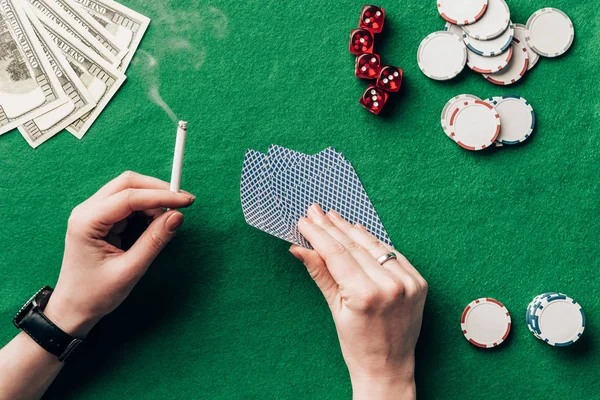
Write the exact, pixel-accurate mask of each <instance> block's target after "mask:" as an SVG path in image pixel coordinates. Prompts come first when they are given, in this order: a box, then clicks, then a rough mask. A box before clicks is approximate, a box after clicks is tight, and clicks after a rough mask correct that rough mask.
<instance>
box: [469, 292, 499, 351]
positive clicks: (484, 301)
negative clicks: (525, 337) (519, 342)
mask: <svg viewBox="0 0 600 400" xmlns="http://www.w3.org/2000/svg"><path fill="white" fill-rule="evenodd" d="M460 327H461V329H462V332H463V335H465V338H467V340H468V341H469V342H470V343H471V344H473V345H475V346H477V347H482V348H484V349H487V348H490V347H496V346H498V345H500V344H501V343H502V342H504V341H505V340H506V338H507V336H508V334H509V333H510V327H511V320H510V313H509V312H508V310H507V309H506V307H504V304H502V303H500V302H499V301H498V300H495V299H492V298H489V297H488V298H481V299H477V300H474V301H472V302H470V303H469V305H467V307H465V310H464V311H463V313H462V316H461V318H460Z"/></svg>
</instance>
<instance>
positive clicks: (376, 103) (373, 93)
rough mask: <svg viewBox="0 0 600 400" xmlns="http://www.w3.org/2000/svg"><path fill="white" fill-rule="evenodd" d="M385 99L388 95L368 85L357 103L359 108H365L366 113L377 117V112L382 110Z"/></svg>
mask: <svg viewBox="0 0 600 400" xmlns="http://www.w3.org/2000/svg"><path fill="white" fill-rule="evenodd" d="M387 99H388V94H387V93H386V92H385V90H382V89H379V88H378V87H376V86H373V85H369V87H368V88H367V90H365V92H364V93H363V95H362V97H361V98H360V100H359V101H358V102H359V103H360V105H361V106H363V107H364V108H366V109H367V111H369V112H371V113H373V114H375V115H377V114H379V111H381V110H382V109H383V106H384V105H385V102H386V101H387Z"/></svg>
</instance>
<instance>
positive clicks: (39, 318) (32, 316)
mask: <svg viewBox="0 0 600 400" xmlns="http://www.w3.org/2000/svg"><path fill="white" fill-rule="evenodd" d="M52 291H53V289H52V288H50V287H49V286H46V287H44V288H42V289H40V290H39V291H38V292H37V293H36V294H35V295H34V296H33V297H32V298H31V299H30V300H29V301H28V302H27V303H26V304H25V305H24V306H23V308H21V310H20V311H19V312H18V313H17V315H16V316H15V318H14V320H13V323H14V324H15V326H16V327H17V328H19V329H22V330H23V331H24V332H25V333H27V334H28V335H29V336H30V337H31V338H32V339H33V340H35V341H36V342H37V344H39V345H40V346H42V347H43V348H44V349H45V350H46V351H48V352H49V353H52V354H54V355H55V356H56V357H58V360H59V361H61V362H64V361H66V360H67V358H68V357H69V356H70V355H71V354H72V353H73V351H74V350H75V349H76V348H77V347H78V346H79V345H80V344H81V343H83V340H82V339H78V338H74V337H73V336H71V335H69V334H68V333H66V332H64V331H63V330H62V329H60V328H59V327H58V326H56V325H55V324H54V323H53V322H52V321H50V320H49V319H48V317H46V316H45V315H44V313H43V310H44V308H45V307H46V305H47V304H48V300H49V299H50V296H51V295H52Z"/></svg>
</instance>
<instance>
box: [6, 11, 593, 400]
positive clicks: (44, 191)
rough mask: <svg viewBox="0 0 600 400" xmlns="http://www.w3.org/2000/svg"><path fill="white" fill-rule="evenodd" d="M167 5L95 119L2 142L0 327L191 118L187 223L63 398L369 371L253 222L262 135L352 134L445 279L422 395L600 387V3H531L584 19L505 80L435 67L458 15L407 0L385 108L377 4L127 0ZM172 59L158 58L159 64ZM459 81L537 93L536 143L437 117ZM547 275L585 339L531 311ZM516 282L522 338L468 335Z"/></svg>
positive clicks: (460, 88)
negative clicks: (70, 243) (430, 50)
mask: <svg viewBox="0 0 600 400" xmlns="http://www.w3.org/2000/svg"><path fill="white" fill-rule="evenodd" d="M123 2H124V4H125V5H127V6H129V7H131V8H133V9H135V10H136V11H139V12H141V13H143V14H145V15H147V16H149V17H150V18H152V24H151V26H150V28H149V30H148V32H147V34H146V36H145V38H144V40H143V42H142V44H141V47H140V50H143V52H139V53H138V54H137V56H136V58H135V59H134V62H133V63H132V65H131V67H130V68H129V70H128V71H127V75H128V81H127V82H126V83H125V85H124V86H123V87H122V88H121V90H120V91H119V93H118V94H117V96H116V97H115V98H114V99H113V100H112V102H111V103H110V104H109V106H108V107H107V108H106V110H105V111H104V113H103V114H102V116H101V117H100V118H99V120H98V121H97V122H96V123H95V125H94V126H93V127H92V129H91V130H90V132H89V133H88V134H87V135H86V136H85V137H84V138H83V140H81V141H78V140H77V139H75V138H74V137H72V136H71V135H70V134H68V133H66V132H64V133H62V134H60V135H59V136H57V137H56V138H53V139H52V140H50V141H49V142H47V143H45V144H44V145H42V146H41V147H39V148H38V149H37V150H33V149H31V148H30V147H29V146H28V145H27V143H26V142H25V141H24V140H23V139H22V138H21V137H20V135H19V133H18V132H16V131H15V132H12V133H9V134H6V135H4V136H2V137H1V138H0V152H1V154H2V157H1V159H0V165H1V166H2V174H1V177H0V198H1V202H2V206H1V207H0V217H1V218H0V221H1V228H0V232H1V237H2V241H1V250H0V276H1V277H2V279H1V280H0V321H2V323H1V324H0V341H1V342H2V343H6V342H8V341H9V340H10V339H11V338H12V337H13V335H15V334H16V333H17V331H16V329H15V328H14V327H13V326H12V324H11V319H12V317H13V315H14V313H15V312H16V311H17V310H18V309H19V307H20V306H21V305H22V304H23V303H24V302H25V301H26V300H27V299H28V298H29V297H30V296H31V294H33V293H34V292H35V291H36V290H37V289H39V288H40V287H41V286H43V285H46V284H54V283H55V282H56V279H57V277H58V274H59V269H60V264H61V258H62V252H63V238H64V233H65V228H66V221H67V218H68V216H69V213H70V211H71V209H72V208H73V207H75V206H76V205H77V204H79V203H80V202H82V201H84V200H85V199H86V198H87V197H89V196H90V195H91V194H92V193H93V192H94V191H95V190H96V189H98V188H99V187H100V186H101V185H102V184H103V183H105V182H106V181H108V180H110V179H112V178H113V177H115V176H117V175H118V174H119V173H121V172H122V171H124V170H127V169H130V170H135V171H138V172H140V173H144V174H148V175H153V176H157V177H160V178H162V179H165V180H168V179H169V177H170V168H171V162H172V156H173V146H174V138H175V130H176V125H175V124H174V123H173V122H172V121H171V119H170V118H169V116H168V115H167V114H166V113H165V112H164V111H163V110H162V109H161V108H160V107H159V106H157V104H156V103H157V102H155V101H153V99H155V100H156V98H157V97H156V96H155V95H153V93H154V94H155V93H156V92H158V93H159V94H160V95H161V96H162V99H163V100H164V102H165V103H166V104H168V105H169V106H170V108H171V109H172V110H173V113H174V114H175V115H176V117H177V118H180V119H186V120H188V121H189V127H190V128H189V134H188V142H187V147H186V158H185V164H184V175H183V180H182V188H184V189H186V190H188V191H191V192H193V193H194V194H196V195H197V196H198V200H197V201H196V204H195V205H194V206H193V207H192V208H191V209H189V210H186V211H185V216H186V222H185V224H184V227H183V228H182V230H181V231H180V232H179V233H178V236H177V237H176V238H175V240H174V241H173V242H172V243H171V244H170V245H169V246H168V248H167V249H166V250H165V251H164V253H163V254H162V255H161V256H160V258H159V259H158V260H157V261H156V262H155V263H154V265H153V266H152V267H151V269H150V270H149V272H148V274H147V275H146V276H145V277H144V279H143V280H142V281H141V282H140V283H139V285H138V287H137V288H136V289H135V290H134V292H133V293H132V295H131V297H130V298H129V299H128V300H127V301H126V302H125V303H124V304H123V305H122V307H120V308H119V309H118V310H117V311H116V312H115V313H114V314H112V315H110V316H109V317H107V318H105V319H104V320H103V321H102V322H101V323H100V324H99V325H98V326H97V327H96V329H95V330H94V331H93V332H92V334H91V335H90V342H91V343H90V345H89V346H88V348H87V350H86V351H84V352H82V353H80V356H79V357H78V359H77V360H76V361H74V362H72V363H70V364H68V365H67V366H66V367H65V369H64V371H63V372H62V373H61V375H60V376H59V378H58V379H57V381H56V382H55V384H54V385H53V386H52V387H51V389H50V390H49V391H48V393H47V395H46V398H47V399H123V398H127V399H196V398H202V399H299V398H301V399H348V398H350V396H351V389H350V381H349V378H348V374H347V371H346V368H345V364H344V362H343V359H342V356H341V354H340V350H339V346H338V342H337V337H336V333H335V329H334V325H333V322H332V320H331V317H330V314H329V311H328V309H327V305H326V303H325V301H324V300H323V298H322V297H321V294H320V292H319V291H318V289H317V288H316V286H315V285H314V284H313V282H312V281H311V279H310V277H309V276H308V274H307V273H306V271H305V269H304V266H302V265H301V264H300V263H299V262H298V261H297V260H296V259H294V258H293V257H292V256H291V255H289V253H288V252H287V249H288V244H286V243H285V242H283V241H280V240H278V239H276V238H274V237H271V236H269V235H267V234H264V233H262V232H260V231H258V230H256V229H254V228H251V227H250V226H248V225H246V223H245V222H244V218H243V215H242V211H241V206H240V201H239V180H240V172H241V166H242V162H243V157H244V152H245V150H246V149H247V148H253V149H256V150H259V151H266V150H267V148H268V146H269V145H270V144H271V143H276V144H279V145H282V146H286V147H289V148H293V149H295V150H298V151H302V152H305V153H316V152H318V151H320V150H322V149H324V148H325V147H327V146H334V147H335V148H336V149H337V150H338V151H341V152H343V153H344V154H345V156H346V157H347V159H348V160H350V161H351V162H352V163H353V165H354V167H355V168H356V170H357V173H358V174H359V176H360V177H361V180H362V181H363V183H364V185H365V187H366V190H367V193H369V196H370V197H371V200H372V201H373V204H374V205H375V208H376V209H377V211H378V213H379V215H380V216H381V219H382V221H383V223H384V225H385V226H386V228H387V230H388V232H389V234H390V237H391V238H392V240H393V241H394V243H395V246H396V247H397V248H398V249H399V250H400V251H401V252H402V253H403V254H405V255H406V256H407V257H408V258H409V259H410V260H411V261H412V262H413V264H414V265H415V266H416V267H417V268H418V269H419V270H420V271H421V272H422V274H423V275H424V277H425V278H426V279H427V280H428V282H429V285H430V289H429V296H428V300H427V305H426V309H425V316H424V323H423V329H422V333H421V337H420V341H419V344H418V347H417V367H416V379H417V385H418V393H419V397H420V398H423V399H482V398H486V399H507V398H512V399H525V398H543V397H550V396H551V397H554V398H561V399H592V398H598V396H599V395H598V390H599V388H598V379H597V378H598V369H599V367H600V361H599V360H600V358H599V351H600V350H599V349H600V339H599V338H600V334H599V326H598V314H599V312H600V288H599V285H598V283H599V278H600V272H599V271H600V268H599V267H600V261H599V260H600V246H598V236H599V235H600V222H599V216H600V202H599V195H600V185H599V181H600V179H599V178H598V172H599V170H600V169H599V163H600V152H598V141H599V140H600V131H599V128H598V126H599V124H600V102H599V100H598V99H599V98H600V87H599V85H598V72H597V62H598V59H599V58H600V45H599V43H598V32H599V30H600V13H599V11H598V7H597V5H596V4H595V3H594V2H573V1H567V0H545V1H533V0H510V1H509V2H508V3H509V6H510V9H511V14H512V15H511V18H512V21H513V22H515V23H526V22H527V19H528V18H529V16H530V15H531V14H532V13H533V12H535V11H536V10H538V9H540V8H543V7H556V8H558V9H561V10H563V11H564V12H566V13H567V14H568V15H569V16H570V18H571V19H572V21H573V24H574V26H575V41H574V43H573V46H572V48H571V49H570V51H569V52H568V53H567V54H565V55H564V56H563V57H560V58H558V59H546V58H542V59H541V60H540V62H539V63H538V65H537V66H536V67H535V68H534V69H533V70H532V71H530V72H529V73H528V74H527V75H526V76H525V78H524V79H522V80H521V81H519V82H518V83H516V84H515V85H513V86H509V87H500V86H495V85H493V84H491V83H489V82H487V81H485V80H484V79H483V78H482V77H481V76H480V75H478V74H476V73H474V72H472V71H469V70H465V71H464V72H463V73H462V74H461V75H460V76H459V77H458V78H456V79H454V80H452V81H447V82H437V81H433V80H430V79H428V78H426V77H425V76H424V75H423V74H422V73H421V71H420V70H419V68H418V66H417V61H416V54H417V48H418V46H419V43H420V41H421V40H422V39H423V38H424V37H425V36H427V35H428V34H429V33H431V32H433V31H436V30H441V29H442V28H443V26H444V21H443V20H442V19H441V18H440V16H439V15H438V13H437V10H436V4H435V2H433V1H426V2H425V1H417V0H407V1H389V0H382V1H381V2H380V3H378V4H377V5H379V6H382V7H384V8H385V9H386V12H387V17H386V25H385V32H384V33H383V34H381V35H380V36H378V37H377V38H376V40H377V43H376V51H377V52H378V53H379V54H381V56H382V59H383V61H384V62H385V63H388V64H392V65H396V66H398V67H401V68H403V70H404V82H403V87H402V90H401V93H400V94H399V95H398V96H396V100H395V101H393V102H392V103H390V104H388V105H387V106H386V108H387V110H385V115H381V116H379V117H376V116H374V115H371V114H369V113H367V112H366V111H365V110H363V109H362V108H361V107H360V105H359V104H358V99H359V97H360V95H361V94H362V92H363V91H364V89H365V87H366V86H367V82H365V81H361V80H358V79H357V78H355V76H354V72H353V69H354V57H353V56H351V55H350V54H349V53H348V38H349V32H350V30H351V29H353V28H355V27H356V26H357V24H358V19H359V14H360V10H361V7H362V5H363V3H361V2H357V1H350V0H339V1H335V2H326V1H317V0H305V1H274V0H262V1H244V2H240V1H231V0H213V1H210V2H199V1H192V0H181V1H170V2H159V1H142V0H123ZM151 57H152V58H154V59H155V60H156V61H157V63H156V64H153V63H152V62H150V58H151ZM461 93H470V94H474V95H476V96H479V97H481V98H485V97H489V96H498V95H506V94H518V95H521V96H523V97H525V98H526V99H527V100H528V101H529V102H530V103H531V104H532V106H533V108H534V110H535V112H536V117H537V127H536V130H535V132H534V135H533V136H532V137H531V138H530V139H529V140H528V141H527V142H526V143H524V144H523V145H521V146H517V147H507V148H504V149H502V150H498V151H494V150H492V151H485V152H483V151H481V152H468V151H466V150H464V149H462V148H460V147H458V146H456V145H455V144H454V143H453V142H452V141H450V140H449V139H448V138H447V137H446V136H445V135H444V132H443V131H442V129H441V126H440V122H439V116H440V112H441V110H442V107H443V106H444V104H445V103H446V101H447V100H448V99H450V98H451V97H453V96H456V95H458V94H461ZM545 291H560V292H563V293H566V294H568V295H570V296H572V297H574V298H575V299H577V300H578V301H579V302H580V303H581V305H582V306H583V308H584V310H585V312H586V314H587V318H588V319H587V327H586V331H585V333H584V335H583V337H582V338H581V340H580V341H579V342H577V343H576V344H575V345H573V346H571V347H567V348H552V347H550V346H548V345H545V344H544V343H542V342H541V341H539V340H536V339H535V338H534V337H533V336H532V335H531V334H530V333H529V332H528V330H527V327H526V325H525V321H524V319H525V318H524V314H525V309H526V307H527V304H528V303H529V301H530V300H531V299H532V298H533V297H534V296H535V295H537V294H540V293H543V292H545ZM478 297H494V298H496V299H498V300H500V301H502V302H503V303H504V304H505V305H506V306H507V308H508V309H509V310H510V312H511V314H512V317H513V323H514V325H513V329H512V332H511V334H510V336H509V339H508V341H507V343H505V344H503V345H502V346H501V347H499V348H496V349H492V350H482V349H479V348H475V347H474V346H472V345H470V344H469V343H468V342H467V341H466V340H465V339H464V337H463V335H462V333H461V330H460V316H461V312H462V310H463V308H464V307H465V305H466V304H468V303H469V302H470V301H471V300H473V299H475V298H478Z"/></svg>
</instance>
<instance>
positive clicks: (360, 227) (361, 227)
mask: <svg viewBox="0 0 600 400" xmlns="http://www.w3.org/2000/svg"><path fill="white" fill-rule="evenodd" d="M354 226H356V227H357V228H358V229H360V230H361V231H365V232H369V231H368V230H367V228H365V227H364V226H362V224H359V223H358V222H357V223H356V224H354Z"/></svg>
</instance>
